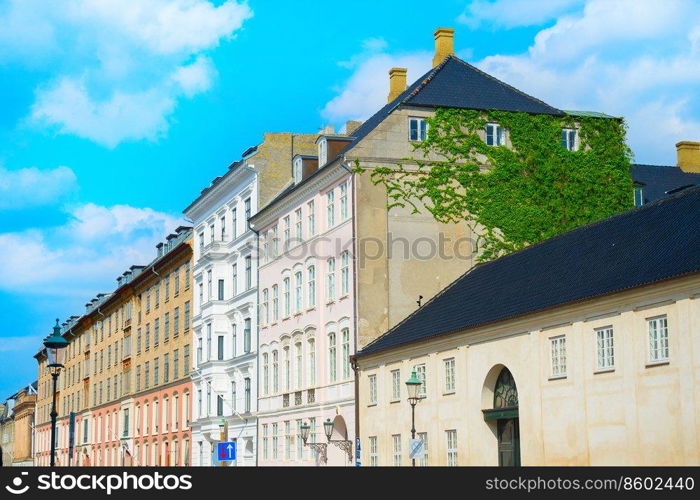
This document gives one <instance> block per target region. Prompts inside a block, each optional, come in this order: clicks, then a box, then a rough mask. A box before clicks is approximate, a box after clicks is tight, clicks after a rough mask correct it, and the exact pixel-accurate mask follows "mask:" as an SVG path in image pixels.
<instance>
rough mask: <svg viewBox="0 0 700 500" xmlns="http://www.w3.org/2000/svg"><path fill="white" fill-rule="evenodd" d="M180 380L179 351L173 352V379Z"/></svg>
mask: <svg viewBox="0 0 700 500" xmlns="http://www.w3.org/2000/svg"><path fill="white" fill-rule="evenodd" d="M178 378H180V349H175V350H174V351H173V379H175V380H177V379H178Z"/></svg>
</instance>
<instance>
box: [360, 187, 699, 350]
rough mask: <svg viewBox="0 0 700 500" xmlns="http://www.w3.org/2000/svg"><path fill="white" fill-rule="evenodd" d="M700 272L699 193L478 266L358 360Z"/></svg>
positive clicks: (685, 194)
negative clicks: (405, 345)
mask: <svg viewBox="0 0 700 500" xmlns="http://www.w3.org/2000/svg"><path fill="white" fill-rule="evenodd" d="M697 272H700V187H695V188H690V189H687V190H684V191H681V192H680V193H677V194H675V195H672V196H669V197H666V198H663V199H661V200H659V201H656V202H654V203H651V204H649V205H645V206H643V207H641V208H638V209H635V210H630V211H628V212H624V213H621V214H618V215H615V216H613V217H610V218H608V219H604V220H602V221H598V222H595V223H593V224H589V225H587V226H583V227H580V228H578V229H575V230H573V231H570V232H568V233H565V234H562V235H560V236H556V237H554V238H551V239H549V240H547V241H545V242H542V243H539V244H537V245H534V246H532V247H529V248H527V249H525V250H522V251H520V252H516V253H513V254H511V255H508V256H505V257H502V258H500V259H497V260H495V261H493V262H489V263H487V264H482V265H479V266H477V267H475V268H473V269H472V270H470V271H468V272H467V273H466V274H464V275H463V276H462V277H460V278H459V279H457V280H456V281H455V282H454V283H452V284H451V285H450V286H448V287H447V288H446V289H445V290H443V291H442V292H440V293H439V294H438V295H437V296H435V297H434V298H433V299H431V300H430V301H429V302H428V303H427V304H425V305H424V306H423V307H422V308H420V309H418V310H417V311H416V312H414V313H413V314H412V315H411V316H409V317H408V318H406V319H405V320H404V321H403V322H401V323H399V324H398V325H396V326H395V327H394V328H392V329H391V330H389V331H388V332H387V333H385V334H384V335H383V336H381V337H379V338H378V339H377V340H375V341H374V342H372V343H370V344H369V345H368V346H367V347H365V348H364V349H363V350H362V351H361V352H360V353H358V356H363V355H367V354H370V353H374V352H377V351H381V350H385V349H391V348H393V347H397V346H400V345H403V344H408V343H411V342H416V341H420V340H425V339H430V338H433V337H437V336H440V335H445V334H448V333H453V332H457V331H462V330H466V329H470V328H475V327H478V326H481V325H485V324H488V323H493V322H497V321H502V320H505V319H511V318H515V317H517V316H521V315H525V314H528V313H533V312H536V311H542V310H545V309H549V308H552V307H557V306H562V305H565V304H570V303H573V302H577V301H581V300H586V299H591V298H594V297H598V296H602V295H606V294H610V293H615V292H620V291H623V290H627V289H630V288H635V287H639V286H642V285H646V284H650V283H654V282H658V281H661V280H665V279H669V278H674V277H680V276H683V275H687V274H689V273H697Z"/></svg>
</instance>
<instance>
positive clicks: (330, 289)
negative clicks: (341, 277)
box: [326, 257, 335, 302]
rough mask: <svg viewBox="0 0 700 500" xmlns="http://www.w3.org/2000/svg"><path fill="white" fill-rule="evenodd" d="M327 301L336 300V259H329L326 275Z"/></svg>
mask: <svg viewBox="0 0 700 500" xmlns="http://www.w3.org/2000/svg"><path fill="white" fill-rule="evenodd" d="M326 299H327V300H326V301H327V302H333V301H334V300H335V259H334V258H332V257H331V258H330V259H328V273H327V275H326Z"/></svg>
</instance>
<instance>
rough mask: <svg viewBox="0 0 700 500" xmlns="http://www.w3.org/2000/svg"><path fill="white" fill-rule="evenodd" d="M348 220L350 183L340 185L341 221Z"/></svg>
mask: <svg viewBox="0 0 700 500" xmlns="http://www.w3.org/2000/svg"><path fill="white" fill-rule="evenodd" d="M347 218H348V183H347V182H344V183H342V184H341V185H340V220H341V221H344V220H346V219H347Z"/></svg>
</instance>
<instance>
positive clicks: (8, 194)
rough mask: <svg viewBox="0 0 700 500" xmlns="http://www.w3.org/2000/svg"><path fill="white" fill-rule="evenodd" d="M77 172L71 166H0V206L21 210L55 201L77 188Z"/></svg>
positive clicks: (6, 208) (5, 208) (4, 208)
mask: <svg viewBox="0 0 700 500" xmlns="http://www.w3.org/2000/svg"><path fill="white" fill-rule="evenodd" d="M77 187H78V185H77V180H76V177H75V173H74V172H73V170H71V169H70V168H68V167H63V166H61V167H56V168H54V169H49V170H40V169H38V168H35V167H30V168H21V169H18V170H7V169H5V168H4V167H2V166H0V210H21V209H23V208H30V207H39V206H44V205H49V204H53V203H56V202H57V201H60V200H62V199H64V198H65V197H66V196H68V195H70V194H71V193H73V192H74V191H76V189H77Z"/></svg>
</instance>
